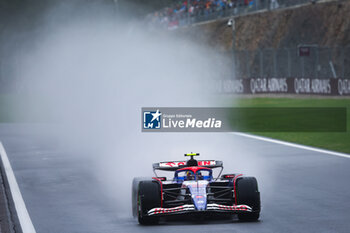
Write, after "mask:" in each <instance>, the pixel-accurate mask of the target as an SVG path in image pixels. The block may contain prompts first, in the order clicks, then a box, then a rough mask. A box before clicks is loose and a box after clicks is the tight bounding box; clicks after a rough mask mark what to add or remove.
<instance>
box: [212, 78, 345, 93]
mask: <svg viewBox="0 0 350 233" xmlns="http://www.w3.org/2000/svg"><path fill="white" fill-rule="evenodd" d="M216 89H217V90H216V91H218V92H219V93H226V94H270V93H271V94H297V95H303V94H304V95H305V94H306V95H329V96H347V95H350V79H337V78H328V79H319V78H242V79H228V80H219V82H218V84H217V85H216Z"/></svg>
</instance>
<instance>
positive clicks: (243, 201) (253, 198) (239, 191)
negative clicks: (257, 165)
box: [236, 177, 260, 221]
mask: <svg viewBox="0 0 350 233" xmlns="http://www.w3.org/2000/svg"><path fill="white" fill-rule="evenodd" d="M236 198H237V204H238V205H248V206H250V207H252V209H253V212H250V213H249V212H248V213H239V214H238V219H239V220H241V221H256V220H258V219H259V217H260V193H259V190H258V182H257V180H256V179H255V177H242V178H238V179H237V181H236Z"/></svg>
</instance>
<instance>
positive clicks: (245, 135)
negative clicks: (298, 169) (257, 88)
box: [233, 133, 350, 159]
mask: <svg viewBox="0 0 350 233" xmlns="http://www.w3.org/2000/svg"><path fill="white" fill-rule="evenodd" d="M233 134H235V135H238V136H243V137H247V138H253V139H256V140H261V141H265V142H271V143H277V144H281V145H284V146H290V147H295V148H299V149H303V150H310V151H315V152H319V153H324V154H329V155H334V156H338V157H343V158H348V159H350V155H349V154H346V153H340V152H335V151H331V150H324V149H319V148H316V147H311V146H304V145H300V144H296V143H291V142H284V141H280V140H276V139H271V138H266V137H262V136H255V135H251V134H246V133H233ZM349 143H350V142H349Z"/></svg>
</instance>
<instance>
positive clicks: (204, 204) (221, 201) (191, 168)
mask: <svg viewBox="0 0 350 233" xmlns="http://www.w3.org/2000/svg"><path fill="white" fill-rule="evenodd" d="M198 155H199V154H193V153H191V154H185V156H190V157H191V159H190V160H188V161H171V162H160V163H154V164H153V171H154V173H155V174H156V176H155V177H152V178H134V180H133V184H132V212H133V216H134V217H137V218H138V221H139V223H140V224H142V225H149V224H157V223H158V221H159V218H160V217H167V216H171V215H180V214H190V215H193V216H213V215H220V216H221V215H233V214H237V215H238V219H239V220H241V221H256V220H258V219H259V215H260V193H259V190H258V183H257V181H256V179H255V178H254V177H246V176H243V174H238V173H237V174H224V175H221V173H222V170H223V162H222V161H215V160H195V159H194V156H198ZM214 168H221V170H220V173H219V175H218V176H217V178H214V177H213V169H214ZM157 170H162V171H172V172H174V178H173V179H172V180H167V179H166V177H158V176H157V173H156V171H157ZM220 175H221V176H220Z"/></svg>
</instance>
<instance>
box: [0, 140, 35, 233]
mask: <svg viewBox="0 0 350 233" xmlns="http://www.w3.org/2000/svg"><path fill="white" fill-rule="evenodd" d="M0 156H1V160H2V164H3V166H4V169H5V173H6V177H7V180H8V183H9V186H10V191H11V195H12V199H13V202H14V204H15V209H16V212H17V216H18V219H19V223H20V225H21V228H22V232H23V233H36V231H35V228H34V226H33V223H32V220H31V219H30V216H29V214H28V210H27V208H26V205H25V204H24V200H23V197H22V194H21V191H20V190H19V187H18V184H17V181H16V177H15V175H14V174H13V170H12V167H11V164H10V161H9V159H8V157H7V154H6V151H5V148H4V146H3V145H2V143H1V142H0Z"/></svg>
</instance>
